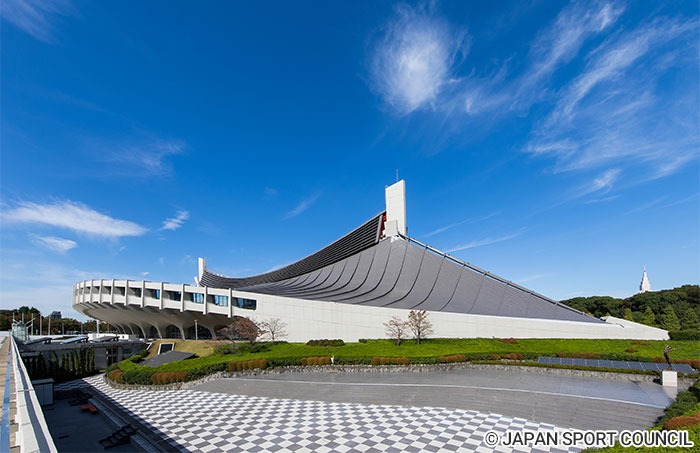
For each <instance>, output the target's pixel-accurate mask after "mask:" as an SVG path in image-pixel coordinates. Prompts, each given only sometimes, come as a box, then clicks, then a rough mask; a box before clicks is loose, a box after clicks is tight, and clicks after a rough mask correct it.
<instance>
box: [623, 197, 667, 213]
mask: <svg viewBox="0 0 700 453" xmlns="http://www.w3.org/2000/svg"><path fill="white" fill-rule="evenodd" d="M664 198H665V197H661V198H657V199H656V200H652V201H649V202H646V203H644V204H643V205H641V206H637V207H636V208H632V209H630V210H629V211H627V212H625V215H629V214H636V213H638V212H642V211H646V210H647V209H649V208H652V207H654V206H656V205H657V204H659V203H661V202H662V201H664Z"/></svg>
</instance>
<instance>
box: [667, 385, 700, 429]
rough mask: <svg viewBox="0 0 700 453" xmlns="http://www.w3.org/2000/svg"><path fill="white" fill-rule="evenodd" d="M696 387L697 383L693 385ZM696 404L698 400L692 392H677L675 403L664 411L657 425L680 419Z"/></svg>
mask: <svg viewBox="0 0 700 453" xmlns="http://www.w3.org/2000/svg"><path fill="white" fill-rule="evenodd" d="M695 386H697V383H696V384H695ZM696 404H698V398H697V397H696V396H695V395H694V394H693V392H692V391H689V392H678V396H676V401H674V402H672V403H671V405H670V406H668V407H667V408H666V410H665V411H664V416H663V417H661V419H660V420H659V423H658V424H657V426H658V425H663V424H664V423H666V422H667V421H669V420H670V419H672V418H674V417H680V416H682V415H683V414H684V413H686V412H688V411H689V410H691V409H692V408H693V407H694V406H695V405H696Z"/></svg>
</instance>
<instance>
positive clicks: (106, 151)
mask: <svg viewBox="0 0 700 453" xmlns="http://www.w3.org/2000/svg"><path fill="white" fill-rule="evenodd" d="M88 146H89V147H90V148H97V149H99V153H98V156H99V157H98V158H99V159H102V160H106V161H108V162H111V163H116V164H122V165H126V166H127V168H120V167H119V166H117V167H114V168H113V170H114V171H116V172H117V173H120V174H128V175H129V176H134V177H145V176H169V175H171V174H172V172H173V168H172V164H171V163H170V161H169V158H170V157H172V156H177V155H180V154H183V153H184V152H185V150H186V149H187V143H186V142H184V141H182V140H174V139H160V138H147V139H144V140H139V141H128V142H124V143H105V142H102V141H96V142H93V141H88Z"/></svg>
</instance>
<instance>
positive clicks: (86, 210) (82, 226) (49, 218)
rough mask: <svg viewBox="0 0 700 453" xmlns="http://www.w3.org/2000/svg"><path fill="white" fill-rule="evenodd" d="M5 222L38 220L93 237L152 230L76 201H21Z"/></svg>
mask: <svg viewBox="0 0 700 453" xmlns="http://www.w3.org/2000/svg"><path fill="white" fill-rule="evenodd" d="M2 221H3V223H10V224H11V223H34V224H44V225H50V226H54V227H58V228H65V229H69V230H73V231H77V232H79V233H86V234H89V235H93V236H100V237H111V238H119V237H123V236H141V235H143V234H145V233H146V232H147V231H148V229H147V228H144V227H142V226H141V225H138V224H136V223H134V222H130V221H128V220H119V219H114V218H112V217H109V216H107V215H105V214H102V213H99V212H97V211H95V210H94V209H92V208H90V207H88V206H86V205H84V204H82V203H78V202H74V201H69V200H66V201H57V202H54V203H51V204H39V203H31V202H20V203H17V206H16V207H14V208H10V209H7V210H5V211H4V212H3V214H2Z"/></svg>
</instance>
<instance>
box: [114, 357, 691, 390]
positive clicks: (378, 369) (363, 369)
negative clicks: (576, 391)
mask: <svg viewBox="0 0 700 453" xmlns="http://www.w3.org/2000/svg"><path fill="white" fill-rule="evenodd" d="M454 369H473V370H503V371H513V370H516V371H525V372H529V373H538V374H554V375H557V374H558V375H567V376H580V377H595V378H604V379H611V380H616V381H629V382H656V381H658V380H659V377H658V376H653V375H648V374H634V373H616V372H608V371H586V370H571V369H566V368H546V367H534V366H521V365H495V364H478V363H469V362H460V363H441V364H428V365H423V364H414V365H379V366H371V365H323V366H286V367H275V368H267V369H264V370H261V369H256V370H246V371H236V372H228V371H219V372H216V373H213V374H210V375H208V376H204V377H203V378H200V379H197V380H195V381H188V382H176V383H172V384H164V385H140V384H118V383H116V382H114V381H112V380H111V379H109V377H108V376H107V373H105V374H104V382H105V383H106V384H107V385H109V386H110V387H112V388H115V389H118V390H150V391H168V390H189V389H192V388H194V387H196V386H198V385H199V384H202V383H204V382H208V381H213V380H217V379H223V378H235V377H246V376H264V375H267V374H283V373H318V372H327V373H332V374H335V373H415V372H431V371H446V370H454ZM694 383H695V379H693V378H678V384H679V385H678V387H679V388H683V387H690V386H692V385H693V384H694Z"/></svg>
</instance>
